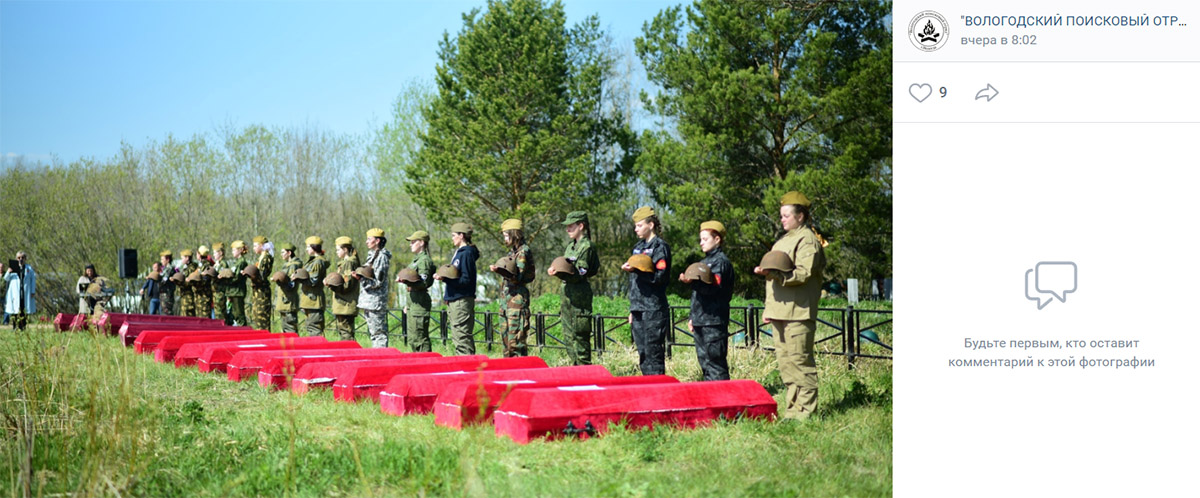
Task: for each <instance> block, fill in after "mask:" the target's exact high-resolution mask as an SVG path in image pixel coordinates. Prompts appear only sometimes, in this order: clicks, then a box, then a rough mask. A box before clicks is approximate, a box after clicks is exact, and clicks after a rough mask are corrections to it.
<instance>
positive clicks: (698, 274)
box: [683, 262, 713, 284]
mask: <svg viewBox="0 0 1200 498" xmlns="http://www.w3.org/2000/svg"><path fill="white" fill-rule="evenodd" d="M683 276H685V277H687V278H688V279H689V280H699V281H701V282H704V283H706V284H711V283H713V272H712V268H710V267H709V266H708V265H707V264H704V263H700V262H696V263H692V264H691V265H689V266H688V267H687V270H684V272H683Z"/></svg>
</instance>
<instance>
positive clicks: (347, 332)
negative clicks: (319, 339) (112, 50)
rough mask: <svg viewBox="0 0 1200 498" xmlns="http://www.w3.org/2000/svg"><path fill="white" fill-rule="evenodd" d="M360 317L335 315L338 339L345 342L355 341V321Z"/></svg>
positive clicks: (334, 322) (334, 321)
mask: <svg viewBox="0 0 1200 498" xmlns="http://www.w3.org/2000/svg"><path fill="white" fill-rule="evenodd" d="M357 317H358V315H333V326H334V328H336V329H337V332H338V338H340V339H341V340H343V341H353V340H354V319H355V318H357Z"/></svg>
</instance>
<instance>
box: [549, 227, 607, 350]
mask: <svg viewBox="0 0 1200 498" xmlns="http://www.w3.org/2000/svg"><path fill="white" fill-rule="evenodd" d="M562 224H563V225H566V227H567V236H568V237H570V238H571V242H570V243H568V244H567V250H566V251H565V252H564V253H563V257H564V258H566V259H567V261H568V262H570V263H571V264H572V265H573V266H574V267H575V271H574V273H570V272H558V271H556V270H555V269H554V268H553V267H551V268H550V269H549V270H546V271H547V273H548V274H549V275H553V276H557V277H559V278H561V279H562V281H563V290H562V300H561V302H560V305H559V309H560V311H559V313H560V316H561V317H562V330H563V342H565V343H566V345H567V356H569V357H570V358H571V364H572V365H591V364H592V286H591V285H590V284H588V279H590V278H592V277H594V276H595V275H596V272H597V271H598V270H599V269H600V256H599V255H598V254H597V252H596V248H595V247H592V234H591V228H590V227H589V226H588V215H587V213H586V212H584V211H572V212H570V213H568V214H567V219H566V220H563V222H562Z"/></svg>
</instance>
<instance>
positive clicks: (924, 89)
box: [908, 83, 933, 102]
mask: <svg viewBox="0 0 1200 498" xmlns="http://www.w3.org/2000/svg"><path fill="white" fill-rule="evenodd" d="M908 94H909V95H912V98H914V99H917V102H924V101H925V99H927V98H929V96H930V95H931V94H933V85H930V84H929V83H922V84H920V85H918V84H916V83H913V84H912V85H910V86H909V87H908Z"/></svg>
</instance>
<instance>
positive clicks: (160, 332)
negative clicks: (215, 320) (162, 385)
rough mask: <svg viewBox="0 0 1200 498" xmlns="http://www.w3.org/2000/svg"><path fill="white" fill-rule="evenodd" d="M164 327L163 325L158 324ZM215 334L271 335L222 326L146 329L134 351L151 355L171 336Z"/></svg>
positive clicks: (245, 328) (136, 343)
mask: <svg viewBox="0 0 1200 498" xmlns="http://www.w3.org/2000/svg"><path fill="white" fill-rule="evenodd" d="M158 325H159V326H162V324H161V323H160V324H158ZM213 334H226V335H234V334H270V332H267V331H265V330H254V329H251V328H250V327H226V326H224V325H222V326H221V327H220V328H212V327H209V328H205V329H171V328H166V329H160V328H153V329H145V330H142V333H140V334H138V336H137V339H135V340H134V341H133V351H134V352H135V353H150V352H153V351H154V347H155V346H158V343H160V342H162V340H163V339H165V338H167V337H171V336H188V335H213Z"/></svg>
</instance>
